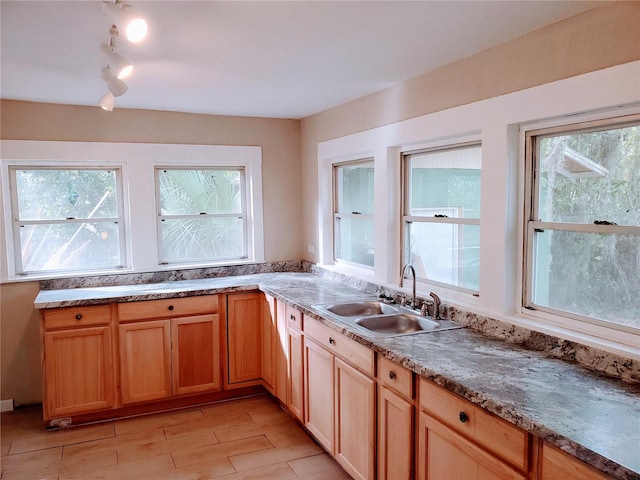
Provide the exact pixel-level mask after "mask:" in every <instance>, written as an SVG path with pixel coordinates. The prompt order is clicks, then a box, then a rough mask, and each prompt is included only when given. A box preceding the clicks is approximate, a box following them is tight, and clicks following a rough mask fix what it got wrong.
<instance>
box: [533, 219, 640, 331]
mask: <svg viewBox="0 0 640 480" xmlns="http://www.w3.org/2000/svg"><path fill="white" fill-rule="evenodd" d="M534 240H535V245H534V270H535V280H534V292H533V302H534V303H535V304H537V305H540V306H545V307H550V308H555V309H558V310H563V311H566V312H572V313H577V314H580V315H585V316H588V317H593V318H599V319H602V320H607V321H611V322H614V323H618V324H622V325H628V326H634V327H636V328H640V295H638V292H640V238H639V237H637V236H634V235H605V234H596V233H579V232H568V231H557V230H556V231H553V230H549V229H546V230H544V231H542V232H536V233H535V236H534Z"/></svg>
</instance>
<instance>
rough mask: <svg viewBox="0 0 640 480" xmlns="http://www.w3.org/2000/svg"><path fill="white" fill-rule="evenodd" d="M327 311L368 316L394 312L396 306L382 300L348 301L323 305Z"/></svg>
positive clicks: (352, 315) (350, 315) (348, 315)
mask: <svg viewBox="0 0 640 480" xmlns="http://www.w3.org/2000/svg"><path fill="white" fill-rule="evenodd" d="M324 308H325V309H326V310H327V311H328V312H331V313H333V314H335V315H339V316H341V317H368V316H371V315H381V314H385V313H396V312H397V311H398V309H397V308H395V307H392V306H391V305H387V304H385V303H382V302H376V301H370V302H348V303H336V304H334V305H329V306H327V307H324Z"/></svg>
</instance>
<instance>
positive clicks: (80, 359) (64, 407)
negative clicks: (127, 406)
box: [42, 305, 116, 421]
mask: <svg viewBox="0 0 640 480" xmlns="http://www.w3.org/2000/svg"><path fill="white" fill-rule="evenodd" d="M42 326H43V350H42V352H43V370H44V375H43V389H44V397H43V402H44V404H43V415H44V420H45V421H48V420H50V419H53V418H56V417H65V416H68V415H74V414H79V413H85V412H92V411H98V410H105V409H111V408H114V407H115V405H116V389H115V371H116V370H115V362H114V351H113V346H114V345H113V344H114V340H113V330H112V326H111V307H110V306H109V305H98V306H91V307H68V308H57V309H52V310H46V311H44V312H43V322H42Z"/></svg>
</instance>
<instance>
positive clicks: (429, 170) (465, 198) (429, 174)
mask: <svg viewBox="0 0 640 480" xmlns="http://www.w3.org/2000/svg"><path fill="white" fill-rule="evenodd" d="M481 155H482V149H481V148H480V146H473V147H464V148H456V149H450V150H439V151H433V152H425V153H418V154H412V155H410V156H409V157H408V158H409V168H408V171H409V197H408V209H407V214H408V215H412V216H427V217H433V216H434V215H446V216H448V217H458V218H480V165H481V158H482V156H481Z"/></svg>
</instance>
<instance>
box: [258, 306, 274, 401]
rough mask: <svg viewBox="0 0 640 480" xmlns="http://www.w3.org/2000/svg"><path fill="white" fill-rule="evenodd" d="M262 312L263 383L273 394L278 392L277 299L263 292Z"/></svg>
mask: <svg viewBox="0 0 640 480" xmlns="http://www.w3.org/2000/svg"><path fill="white" fill-rule="evenodd" d="M258 295H259V296H260V297H261V306H260V313H261V317H262V360H261V362H260V364H261V369H262V373H261V376H262V384H263V385H264V387H265V388H266V389H267V390H268V391H269V392H270V393H272V394H273V395H275V394H276V368H277V364H276V353H277V345H276V342H277V339H278V332H277V324H276V322H277V315H278V313H277V311H276V299H275V298H273V297H270V296H267V295H263V294H261V293H259V294H258Z"/></svg>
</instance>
